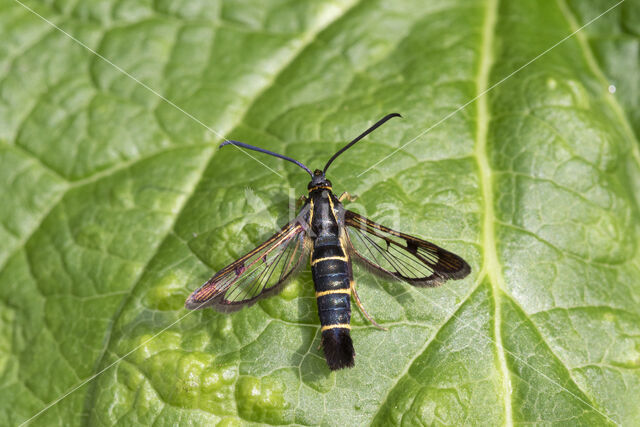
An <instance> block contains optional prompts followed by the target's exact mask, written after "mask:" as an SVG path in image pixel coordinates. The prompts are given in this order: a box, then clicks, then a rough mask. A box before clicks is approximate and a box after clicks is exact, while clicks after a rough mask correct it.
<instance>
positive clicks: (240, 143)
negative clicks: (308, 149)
mask: <svg viewBox="0 0 640 427" xmlns="http://www.w3.org/2000/svg"><path fill="white" fill-rule="evenodd" d="M225 145H235V146H236V147H242V148H247V149H249V150H253V151H257V152H259V153H265V154H269V155H270V156H274V157H279V158H281V159H284V160H287V161H289V162H291V163H295V164H296V165H298V166H300V167H301V168H302V169H304V170H306V171H307V173H308V174H309V175H311V177H313V173H312V172H311V170H310V169H309V168H308V167H306V166H305V165H304V164H302V162H299V161H297V160H296V159H292V158H291V157H287V156H285V155H283V154H278V153H274V152H273V151H269V150H265V149H264V148H260V147H254V146H253V145H249V144H245V143H244V142H239V141H231V140H227V141H225V142H223V143H222V144H220V147H219V148H222V147H224V146H225Z"/></svg>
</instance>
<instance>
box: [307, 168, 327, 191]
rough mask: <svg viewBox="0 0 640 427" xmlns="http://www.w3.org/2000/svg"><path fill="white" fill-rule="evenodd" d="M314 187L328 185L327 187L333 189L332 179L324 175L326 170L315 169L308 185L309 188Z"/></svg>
mask: <svg viewBox="0 0 640 427" xmlns="http://www.w3.org/2000/svg"><path fill="white" fill-rule="evenodd" d="M314 187H327V189H329V190H330V189H331V181H329V180H328V179H327V177H325V176H324V172H323V171H321V170H320V169H316V170H314V171H313V175H311V182H310V183H309V185H307V188H308V189H309V190H311V189H312V188H314Z"/></svg>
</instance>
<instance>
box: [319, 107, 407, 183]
mask: <svg viewBox="0 0 640 427" xmlns="http://www.w3.org/2000/svg"><path fill="white" fill-rule="evenodd" d="M394 117H402V116H401V115H400V114H398V113H391V114H387V115H386V116H384V117H383V118H381V119H380V120H378V121H377V122H376V124H374V125H373V126H371V127H370V128H369V129H367V130H365V131H364V132H362V134H360V136H358V137H357V138H356V139H354V140H353V141H351V142H350V143H348V144H347V145H345V146H344V147H342V148H341V149H340V151H338V152H337V153H336V154H334V155H333V156H332V157H331V158H330V159H329V161H328V162H327V164H326V165H325V167H324V170H323V171H322V172H323V173H325V174H326V173H327V169H329V166H330V165H331V163H332V162H333V161H334V160H335V159H336V157H338V156H339V155H340V154H342V153H344V152H345V151H347V150H348V149H349V148H350V147H351V146H352V145H353V144H355V143H356V142H358V141H360V140H361V139H362V138H364V137H365V136H367V135H369V134H370V133H371V132H373V131H374V130H376V129H377V128H379V127H380V126H382V125H383V124H384V123H385V122H386V121H387V120H389V119H392V118H394Z"/></svg>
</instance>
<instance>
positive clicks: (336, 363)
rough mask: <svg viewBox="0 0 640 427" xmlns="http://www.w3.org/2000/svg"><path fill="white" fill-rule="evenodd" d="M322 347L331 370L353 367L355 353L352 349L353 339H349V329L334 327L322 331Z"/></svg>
mask: <svg viewBox="0 0 640 427" xmlns="http://www.w3.org/2000/svg"><path fill="white" fill-rule="evenodd" d="M322 347H323V348H324V357H325V359H327V364H328V365H329V369H331V370H332V371H335V370H337V369H342V368H352V367H353V358H354V357H355V355H356V353H355V351H353V341H351V335H349V329H346V328H334V329H327V330H326V331H323V332H322Z"/></svg>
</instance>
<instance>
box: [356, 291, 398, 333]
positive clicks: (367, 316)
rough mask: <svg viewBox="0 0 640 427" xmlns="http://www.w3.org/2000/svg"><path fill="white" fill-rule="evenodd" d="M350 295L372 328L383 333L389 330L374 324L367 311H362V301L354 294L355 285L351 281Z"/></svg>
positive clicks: (376, 323)
mask: <svg viewBox="0 0 640 427" xmlns="http://www.w3.org/2000/svg"><path fill="white" fill-rule="evenodd" d="M351 293H352V294H353V298H354V299H355V301H356V304H357V306H358V308H359V309H360V311H361V312H362V314H363V315H364V317H366V318H367V320H368V321H369V322H371V323H372V324H373V326H375V327H376V328H378V329H381V330H383V331H388V330H389V329H387V328H385V327H384V326H380V325H379V324H378V322H376V321H375V320H374V318H373V317H371V315H370V314H369V313H367V310H365V309H364V306H363V305H362V301H360V297H359V296H358V292H356V283H355V282H354V281H353V280H352V281H351Z"/></svg>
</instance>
